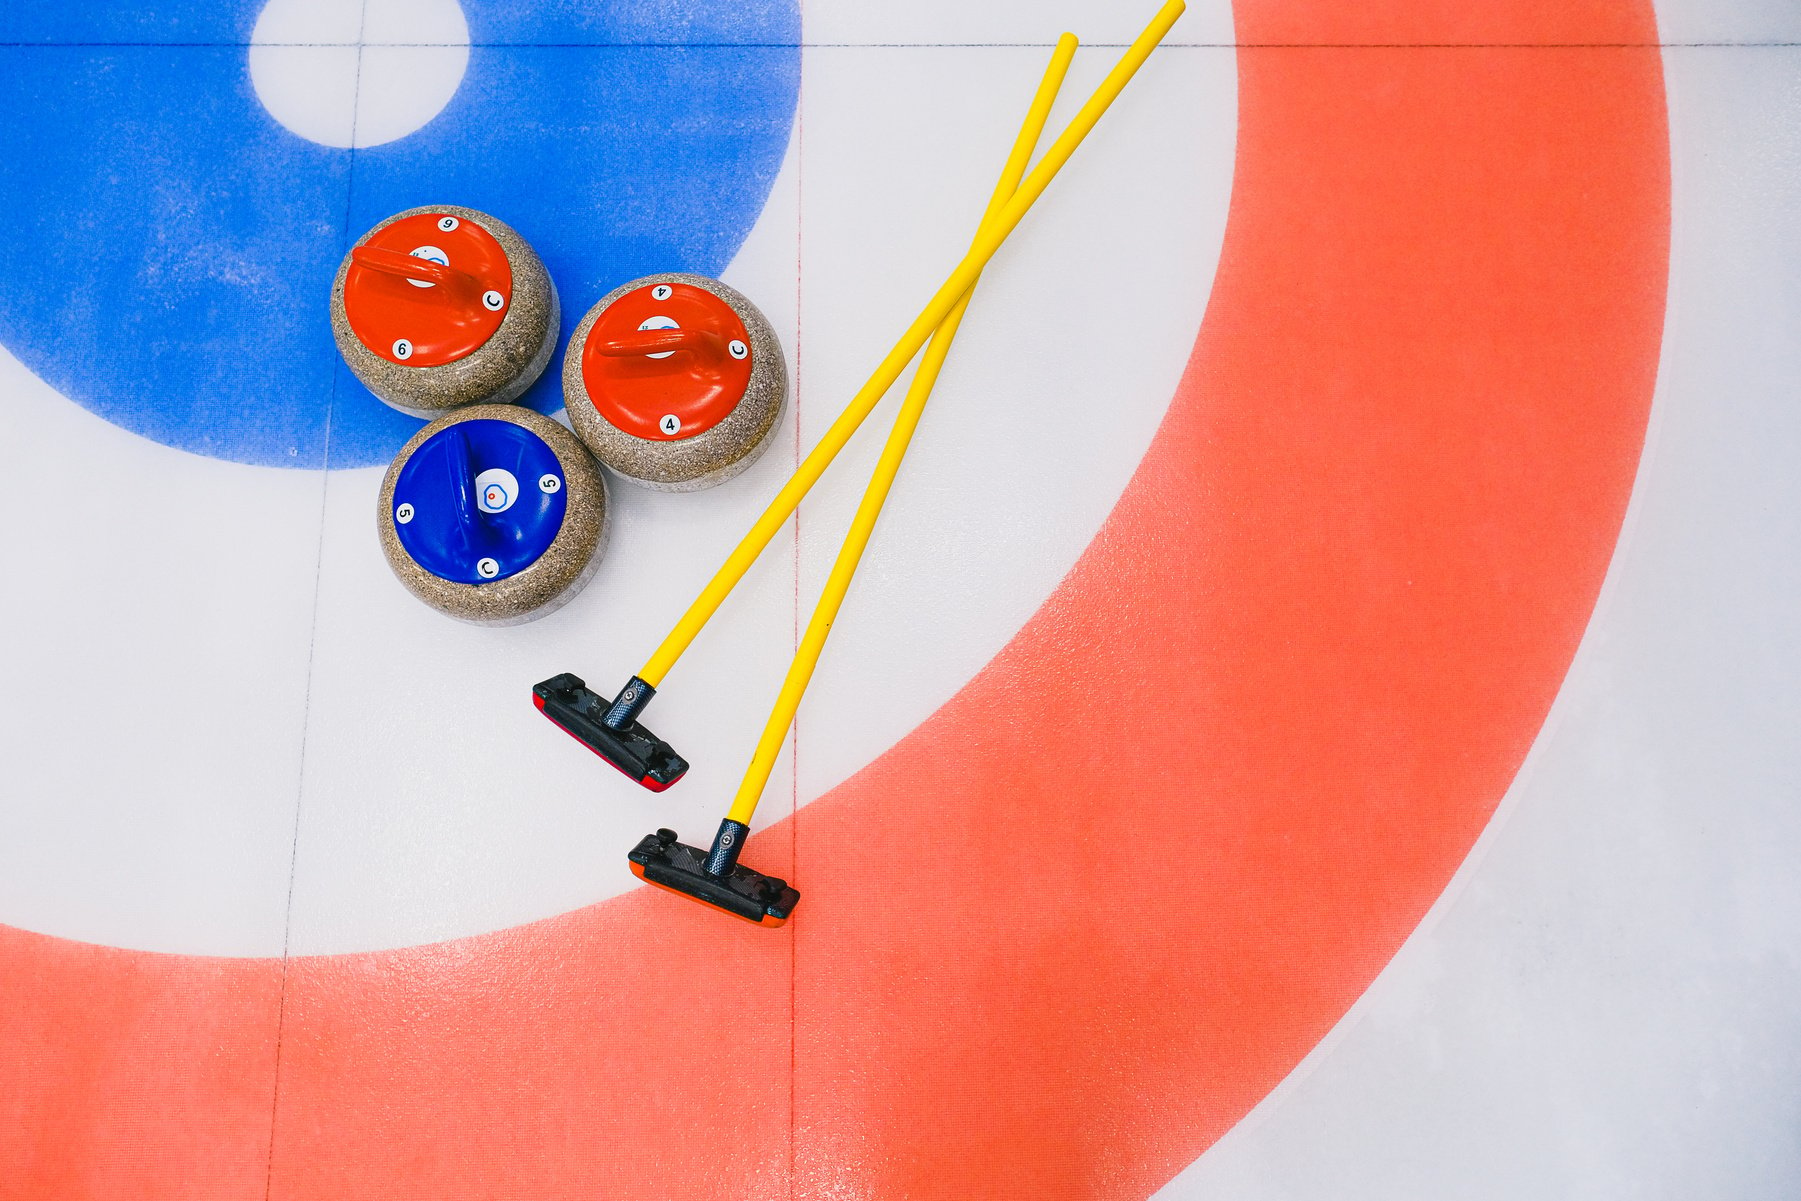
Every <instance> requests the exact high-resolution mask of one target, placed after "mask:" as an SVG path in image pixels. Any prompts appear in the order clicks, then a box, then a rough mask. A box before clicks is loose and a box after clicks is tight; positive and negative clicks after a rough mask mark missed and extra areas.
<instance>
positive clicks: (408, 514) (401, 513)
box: [394, 504, 413, 525]
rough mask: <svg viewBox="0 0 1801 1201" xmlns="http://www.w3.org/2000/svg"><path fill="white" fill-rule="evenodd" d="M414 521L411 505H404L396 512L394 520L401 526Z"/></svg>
mask: <svg viewBox="0 0 1801 1201" xmlns="http://www.w3.org/2000/svg"><path fill="white" fill-rule="evenodd" d="M412 519H413V506H412V505H411V504H403V505H401V506H400V507H399V508H397V509H395V510H394V520H395V521H398V522H399V523H400V524H401V525H405V524H406V523H407V522H409V521H411V520H412Z"/></svg>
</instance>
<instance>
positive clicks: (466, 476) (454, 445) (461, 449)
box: [444, 425, 475, 529]
mask: <svg viewBox="0 0 1801 1201" xmlns="http://www.w3.org/2000/svg"><path fill="white" fill-rule="evenodd" d="M444 433H445V435H446V438H447V440H448V441H449V443H450V454H449V455H448V456H446V459H445V461H446V462H448V463H449V464H450V497H451V503H453V504H455V505H456V514H457V521H459V522H460V523H461V524H462V525H463V527H464V528H465V529H467V528H469V527H471V526H473V525H474V524H475V466H474V464H473V463H471V462H470V459H469V438H468V436H467V435H465V434H464V433H463V431H462V430H461V429H459V428H457V427H456V426H454V425H453V426H451V427H450V428H449V429H447V430H445V431H444Z"/></svg>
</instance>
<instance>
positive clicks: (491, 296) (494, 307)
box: [482, 288, 507, 313]
mask: <svg viewBox="0 0 1801 1201" xmlns="http://www.w3.org/2000/svg"><path fill="white" fill-rule="evenodd" d="M506 303H507V298H506V297H504V296H502V295H501V294H500V293H499V292H496V291H495V290H494V289H493V288H489V289H488V290H487V291H486V292H483V293H482V304H483V305H484V306H486V307H487V309H488V311H489V312H491V313H498V312H500V310H501V309H503V308H505V307H506Z"/></svg>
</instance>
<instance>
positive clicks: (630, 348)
mask: <svg viewBox="0 0 1801 1201" xmlns="http://www.w3.org/2000/svg"><path fill="white" fill-rule="evenodd" d="M591 349H592V350H593V351H594V352H595V353H596V354H604V355H607V356H608V357H610V358H616V359H623V358H630V357H632V356H633V355H641V354H661V353H663V352H665V351H671V350H686V351H692V352H693V353H695V354H697V355H700V356H701V357H703V358H709V359H722V358H724V357H725V339H724V338H721V337H720V336H719V335H718V334H716V333H714V332H713V331H712V330H710V329H645V330H639V331H638V332H637V333H635V334H627V335H626V336H625V337H623V338H613V339H611V340H609V341H606V342H595V343H592V344H591Z"/></svg>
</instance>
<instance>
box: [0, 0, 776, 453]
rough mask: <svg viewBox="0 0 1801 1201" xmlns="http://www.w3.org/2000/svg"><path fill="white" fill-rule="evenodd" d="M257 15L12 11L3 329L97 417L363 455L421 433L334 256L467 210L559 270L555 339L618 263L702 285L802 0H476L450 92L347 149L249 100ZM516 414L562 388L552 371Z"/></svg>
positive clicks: (209, 8)
mask: <svg viewBox="0 0 1801 1201" xmlns="http://www.w3.org/2000/svg"><path fill="white" fill-rule="evenodd" d="M260 8H261V3H260V0H257V2H242V0H240V2H238V3H231V2H221V0H162V2H160V3H158V2H157V0H148V2H143V3H125V2H123V0H112V2H108V3H98V4H79V5H77V4H70V5H62V4H55V5H53V4H14V5H7V6H4V8H3V9H0V112H5V113H6V114H7V116H8V120H6V121H4V122H0V161H4V162H5V163H7V164H8V166H7V168H6V169H5V170H0V211H3V212H5V213H6V214H7V216H8V220H9V222H10V226H11V227H10V228H9V229H8V230H7V232H6V236H4V237H0V343H4V344H5V346H6V347H7V348H8V349H9V350H10V351H11V352H12V353H13V354H14V355H16V356H18V358H19V359H20V360H21V361H23V362H24V364H25V365H26V366H27V367H29V368H30V369H31V370H32V371H33V372H35V373H36V374H37V375H38V376H40V377H41V378H42V379H44V380H46V381H47V382H48V383H50V384H51V385H52V386H53V387H55V388H56V389H57V390H58V391H60V392H62V393H63V394H64V395H65V396H67V397H69V398H70V399H72V400H74V401H76V402H77V403H79V404H81V405H83V406H85V407H86V408H88V409H90V410H92V411H93V412H94V413H97V414H98V415H100V416H101V417H104V418H105V419H107V420H108V421H111V422H113V423H115V424H117V425H120V426H123V427H125V428H126V429H130V430H134V431H136V432H137V433H139V434H142V435H144V436H145V437H148V438H154V439H156V440H157V441H159V442H163V443H166V444H167V445H170V446H175V447H180V448H181V449H184V450H189V451H193V452H195V453H198V454H205V455H210V456H213V457H215V458H221V459H231V460H236V461H238V462H243V463H259V464H271V465H279V466H291V467H317V466H320V465H325V464H328V465H330V466H333V467H352V466H365V465H369V464H374V463H381V462H385V461H387V460H388V459H390V458H391V457H392V456H393V454H394V452H395V451H397V450H398V449H399V448H400V445H401V444H402V443H403V442H404V441H405V440H406V439H407V438H408V437H409V436H411V434H412V433H413V432H414V431H415V430H417V429H418V427H419V423H418V422H417V421H416V420H414V419H412V418H409V417H406V416H404V415H403V414H400V413H398V412H395V411H394V410H392V409H390V408H388V407H387V406H386V405H383V404H381V403H380V402H379V401H377V400H376V399H375V398H374V397H373V396H371V395H369V393H368V392H367V391H366V390H364V388H363V387H362V386H361V385H360V384H359V383H357V382H356V380H355V379H354V377H352V376H351V375H350V373H349V371H348V370H347V369H345V368H344V366H343V364H342V363H341V361H340V360H339V358H338V354H337V350H336V348H335V346H334V345H333V342H332V338H331V330H330V324H329V318H328V303H329V296H330V292H331V281H332V277H333V274H334V273H335V272H336V270H337V266H338V262H339V260H341V259H342V258H343V256H344V253H345V252H346V250H347V249H348V248H349V246H350V244H351V242H352V241H354V240H355V238H357V237H359V236H361V234H362V233H363V232H364V231H366V230H368V229H369V228H370V227H371V226H373V225H375V224H376V223H377V222H378V221H380V220H382V219H383V218H385V217H387V216H390V215H392V214H393V213H396V212H399V211H401V210H403V209H407V208H412V207H414V206H417V205H423V204H462V205H468V206H470V207H472V208H476V209H480V210H482V211H484V212H489V213H492V214H494V215H495V216H496V217H499V218H500V219H501V220H503V221H505V222H507V223H508V224H509V225H511V226H513V228H515V229H517V230H518V231H519V232H520V233H521V234H522V235H523V236H524V237H525V238H526V240H527V241H529V242H531V243H532V245H533V247H534V248H535V249H536V250H537V251H538V253H539V255H540V256H541V257H542V258H543V259H544V262H545V265H546V266H547V267H548V268H549V270H550V274H551V277H552V278H553V279H554V280H555V281H556V284H557V288H558V291H559V292H560V294H561V297H562V302H563V330H562V333H563V335H564V338H565V339H566V338H567V335H568V333H569V332H570V330H572V329H573V328H574V325H575V323H576V322H577V321H578V320H580V318H581V316H582V314H583V313H584V312H585V311H586V310H587V308H588V307H589V306H590V305H592V304H593V302H594V301H596V300H598V299H600V297H601V296H602V295H604V294H605V293H606V292H608V291H609V290H611V289H612V288H613V287H614V286H615V285H617V284H619V283H621V282H623V281H625V280H628V279H634V278H636V277H638V276H642V275H648V274H651V273H653V272H659V271H694V272H698V273H700V274H703V275H717V274H718V273H719V272H720V270H722V269H723V268H724V267H725V265H726V263H727V262H729V261H730V259H731V257H732V256H733V254H735V253H736V251H737V249H738V246H739V245H740V244H741V243H742V242H743V240H744V237H745V235H746V234H747V233H748V232H749V231H750V228H751V226H752V224H753V223H754V222H755V221H756V218H757V215H758V214H759V213H760V212H761V210H762V207H763V204H764V202H765V200H766V199H767V198H768V194H769V189H770V186H771V185H772V184H773V182H774V180H775V175H776V171H777V170H778V169H779V167H780V166H781V160H782V155H783V152H784V151H785V149H786V147H787V144H788V131H789V126H790V124H791V122H792V120H793V116H794V106H795V98H796V95H797V92H798V88H799V79H800V50H799V40H800V18H799V15H798V10H797V6H796V0H686V2H685V3H682V4H679V5H668V4H655V5H611V4H609V5H571V4H557V5H545V6H543V7H542V9H541V10H538V11H532V10H531V8H530V6H525V5H516V4H511V3H505V2H502V0H464V2H463V8H464V12H465V14H466V16H467V19H468V24H469V41H470V50H469V63H468V67H467V70H466V72H465V75H464V77H463V81H462V83H461V85H460V86H459V87H458V89H457V91H456V93H455V95H454V96H452V98H451V100H450V101H449V103H448V104H447V105H446V106H445V107H444V109H443V110H442V111H441V112H440V113H438V115H437V116H436V117H434V118H433V119H432V120H430V121H429V122H427V123H426V124H425V125H424V126H423V127H421V128H419V129H418V130H415V131H414V132H413V133H410V134H408V135H406V136H405V137H401V138H399V139H397V140H395V141H391V142H386V143H383V144H382V145H378V146H371V147H364V148H359V149H356V150H349V149H335V148H332V147H327V146H322V145H318V144H316V143H313V142H310V141H307V140H305V139H303V138H301V137H299V136H297V135H296V134H294V133H292V132H290V131H289V130H288V129H286V128H285V127H283V126H282V125H281V124H280V123H278V122H277V121H276V120H275V118H274V117H272V116H270V114H269V113H268V111H267V110H266V109H265V108H264V107H263V105H262V103H261V102H260V101H259V100H258V98H257V96H256V93H255V91H254V89H253V87H252V85H251V81H250V78H249V65H248V63H249V53H248V43H249V41H250V33H251V29H252V27H253V26H254V24H255V22H256V18H257V14H258V11H259V10H260ZM50 47H54V49H50ZM525 403H527V404H530V405H532V406H533V407H534V408H538V409H540V410H546V411H548V410H551V409H554V408H556V407H557V406H558V405H560V404H561V395H560V380H559V373H558V372H557V371H554V370H552V371H547V372H545V374H544V376H543V377H542V378H540V379H539V381H538V382H537V384H536V385H534V386H533V388H532V389H531V391H529V392H528V393H527V394H526V396H525ZM521 478H525V477H521ZM532 478H535V477H532Z"/></svg>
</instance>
